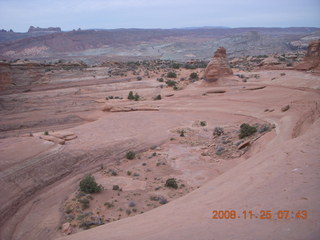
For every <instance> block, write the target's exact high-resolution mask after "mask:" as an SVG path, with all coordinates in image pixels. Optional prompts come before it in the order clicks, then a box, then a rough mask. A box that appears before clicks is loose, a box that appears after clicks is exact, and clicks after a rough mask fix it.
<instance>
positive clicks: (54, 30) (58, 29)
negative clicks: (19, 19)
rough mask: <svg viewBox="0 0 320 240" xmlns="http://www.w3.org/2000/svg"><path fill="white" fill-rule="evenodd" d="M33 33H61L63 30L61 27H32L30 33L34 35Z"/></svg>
mask: <svg viewBox="0 0 320 240" xmlns="http://www.w3.org/2000/svg"><path fill="white" fill-rule="evenodd" d="M33 32H61V28H59V27H48V28H39V27H34V26H30V28H29V30H28V33H33Z"/></svg>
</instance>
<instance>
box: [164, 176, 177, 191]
mask: <svg viewBox="0 0 320 240" xmlns="http://www.w3.org/2000/svg"><path fill="white" fill-rule="evenodd" d="M165 187H169V188H174V189H177V188H178V184H177V181H176V179H175V178H168V179H167V181H166V184H165Z"/></svg>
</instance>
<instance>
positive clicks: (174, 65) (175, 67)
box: [172, 63, 181, 69]
mask: <svg viewBox="0 0 320 240" xmlns="http://www.w3.org/2000/svg"><path fill="white" fill-rule="evenodd" d="M180 67H181V65H180V64H179V63H173V64H172V68H174V69H179V68H180Z"/></svg>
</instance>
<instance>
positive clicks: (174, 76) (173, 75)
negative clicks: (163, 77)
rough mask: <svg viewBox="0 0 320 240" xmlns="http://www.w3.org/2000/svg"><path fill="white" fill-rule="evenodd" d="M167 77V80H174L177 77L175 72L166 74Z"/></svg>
mask: <svg viewBox="0 0 320 240" xmlns="http://www.w3.org/2000/svg"><path fill="white" fill-rule="evenodd" d="M167 77H168V78H176V77H177V74H176V73H175V72H168V73H167Z"/></svg>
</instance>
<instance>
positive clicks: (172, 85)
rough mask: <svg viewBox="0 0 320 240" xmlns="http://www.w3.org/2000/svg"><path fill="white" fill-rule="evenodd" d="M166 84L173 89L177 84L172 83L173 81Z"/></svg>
mask: <svg viewBox="0 0 320 240" xmlns="http://www.w3.org/2000/svg"><path fill="white" fill-rule="evenodd" d="M166 84H167V85H168V86H169V87H175V86H176V84H177V82H176V81H173V80H168V81H166Z"/></svg>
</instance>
